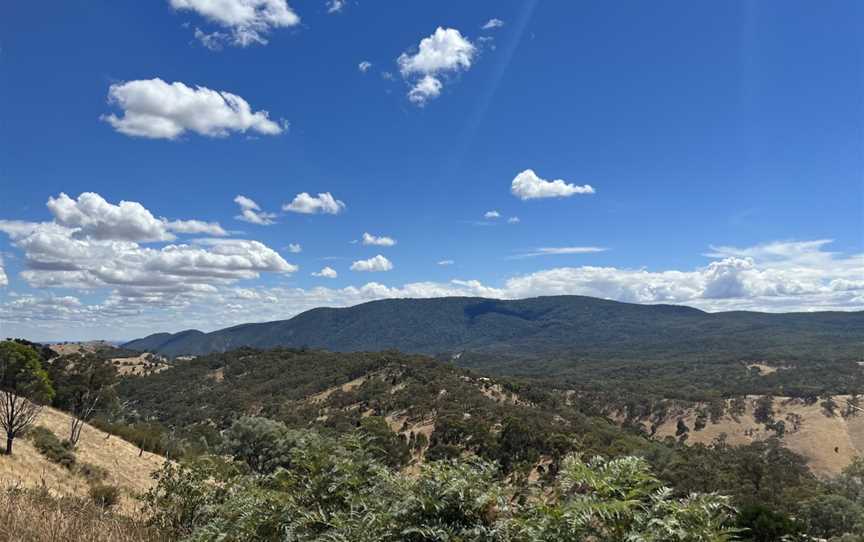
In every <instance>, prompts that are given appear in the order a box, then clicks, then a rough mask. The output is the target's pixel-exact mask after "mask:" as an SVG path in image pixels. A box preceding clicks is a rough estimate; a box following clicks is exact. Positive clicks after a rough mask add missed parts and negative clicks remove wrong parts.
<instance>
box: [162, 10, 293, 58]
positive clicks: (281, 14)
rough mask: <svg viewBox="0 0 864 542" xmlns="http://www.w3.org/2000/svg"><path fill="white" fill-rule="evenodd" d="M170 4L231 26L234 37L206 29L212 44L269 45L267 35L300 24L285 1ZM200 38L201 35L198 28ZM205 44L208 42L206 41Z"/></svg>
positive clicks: (221, 24) (218, 23)
mask: <svg viewBox="0 0 864 542" xmlns="http://www.w3.org/2000/svg"><path fill="white" fill-rule="evenodd" d="M170 3H171V7H173V8H174V9H176V10H178V11H179V10H187V11H194V12H195V13H198V14H199V15H200V16H202V17H204V18H206V19H207V20H209V21H211V22H213V23H215V24H217V25H219V26H221V27H223V28H226V29H228V31H229V32H230V36H229V35H228V34H224V33H213V34H209V35H207V34H204V33H203V32H202V33H201V34H204V35H205V36H209V39H210V41H211V43H215V41H216V40H218V42H220V43H230V44H231V45H238V46H241V47H246V46H248V45H252V44H255V43H258V44H266V43H267V35H268V34H269V33H270V32H271V31H272V30H273V29H276V28H285V27H291V26H295V25H297V24H299V23H300V17H299V16H298V15H297V14H296V13H295V12H294V11H293V10H292V9H291V7H290V6H289V5H288V3H287V2H286V1H285V0H170ZM196 37H199V36H198V31H197V30H196ZM199 39H201V38H200V37H199ZM202 43H205V42H204V41H203V40H202ZM205 45H207V43H205ZM220 46H221V45H220ZM208 47H209V46H208Z"/></svg>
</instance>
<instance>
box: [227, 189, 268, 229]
mask: <svg viewBox="0 0 864 542" xmlns="http://www.w3.org/2000/svg"><path fill="white" fill-rule="evenodd" d="M234 203H236V204H237V205H239V206H240V214H239V215H237V216H235V217H234V218H236V219H237V220H242V221H243V222H249V223H250V224H258V225H259V226H269V225H271V224H275V223H276V222H275V220H274V219H275V218H276V214H275V213H265V212H264V211H262V210H261V207H260V206H259V205H258V204H257V203H256V202H255V200H253V199H251V198H247V197H246V196H243V195H238V196H237V197H235V198H234Z"/></svg>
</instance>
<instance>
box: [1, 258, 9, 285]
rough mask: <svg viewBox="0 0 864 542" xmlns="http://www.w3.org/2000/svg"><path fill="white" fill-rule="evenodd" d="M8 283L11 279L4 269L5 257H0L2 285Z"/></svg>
mask: <svg viewBox="0 0 864 542" xmlns="http://www.w3.org/2000/svg"><path fill="white" fill-rule="evenodd" d="M8 285H9V279H8V278H7V277H6V270H4V269H3V258H2V257H0V287H3V286H8Z"/></svg>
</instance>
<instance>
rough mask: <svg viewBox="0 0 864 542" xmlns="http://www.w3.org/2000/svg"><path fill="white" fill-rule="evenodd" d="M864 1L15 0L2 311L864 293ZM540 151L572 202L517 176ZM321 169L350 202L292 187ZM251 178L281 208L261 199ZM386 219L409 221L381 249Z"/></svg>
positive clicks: (2, 83)
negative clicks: (528, 186) (535, 190)
mask: <svg viewBox="0 0 864 542" xmlns="http://www.w3.org/2000/svg"><path fill="white" fill-rule="evenodd" d="M334 8H338V9H334ZM256 10H257V11H256ZM862 11H864V9H862V7H861V5H860V4H859V3H853V2H820V3H813V2H782V3H781V2H759V3H757V2H724V3H712V4H708V3H692V2H652V3H645V2H624V3H615V4H609V3H605V2H593V3H583V2H539V1H536V2H532V1H519V2H516V1H504V0H496V1H488V2H483V1H476V2H455V1H454V2H400V3H396V2H393V3H386V5H385V4H384V3H378V2H370V1H368V0H367V1H363V2H361V1H358V0H355V1H352V0H347V1H345V2H339V3H337V4H334V3H333V2H332V1H327V0H306V1H300V0H293V1H289V2H288V3H285V1H284V0H223V1H221V2H215V1H213V0H164V1H162V0H154V1H151V2H131V1H116V2H108V1H83V0H81V1H78V0H70V1H65V2H53V3H49V4H48V5H47V6H46V5H45V4H41V3H40V4H38V5H37V4H34V3H27V2H19V3H15V4H10V5H7V6H4V15H3V17H2V19H0V48H2V49H0V78H2V79H0V89H2V95H3V98H4V99H3V100H2V102H0V108H2V109H0V114H2V127H3V129H2V132H0V221H2V222H0V253H2V264H0V269H2V271H0V335H24V336H28V337H31V338H34V339H40V340H48V339H51V340H57V339H84V338H112V339H118V338H119V339H123V338H132V337H135V336H138V335H141V334H144V333H147V332H151V331H161V330H170V331H175V330H178V329H182V328H185V327H198V328H201V329H205V330H209V329H214V328H217V327H221V326H224V325H228V324H233V323H238V322H243V321H260V320H269V319H275V318H283V317H288V316H291V315H293V314H296V313H297V312H299V311H302V310H305V309H308V308H311V307H314V306H318V305H347V304H353V303H357V302H362V301H366V300H369V299H374V298H379V297H402V296H430V295H491V296H500V297H526V296H531V295H545V294H557V293H574V294H585V295H596V296H599V297H606V298H610V299H620V300H623V301H633V302H643V303H660V302H666V303H681V304H688V305H692V306H697V307H700V308H703V309H706V310H730V309H754V310H768V311H786V310H821V309H838V310H861V309H864V256H862V254H864V248H862V245H864V239H862V236H864V233H862V232H864V222H862V220H864V219H862V216H864V187H862V183H864V176H862V172H864V154H862V150H864V145H862V144H864V100H862V96H864V78H862V65H864V32H862V30H864V28H862V23H861V21H864V13H862ZM493 19H495V20H497V21H499V23H500V24H499V23H493V24H487V23H489V22H490V21H491V20H493ZM484 26H487V27H489V28H485V29H484V28H483V27H484ZM439 28H440V30H438V29H439ZM436 37H437V41H436ZM424 39H428V41H427V42H425V45H424V42H423V41H422V40H424ZM264 42H266V43H264ZM208 45H209V47H208ZM214 49H217V50H214ZM400 59H401V60H400ZM363 62H366V63H369V66H368V67H365V66H366V65H365V64H364V67H365V70H364V69H360V64H361V63H363ZM171 84H175V86H171ZM176 85H180V86H179V87H178V86H176ZM423 85H426V86H423ZM199 87H200V88H199ZM412 89H416V90H415V91H414V92H413V93H412ZM424 90H425V93H424ZM220 92H224V93H230V95H234V96H239V97H240V98H241V99H242V100H243V101H245V103H246V104H248V107H249V110H248V112H246V113H243V112H242V111H239V112H238V110H236V109H232V108H231V105H230V103H229V102H230V98H228V99H227V100H228V101H226V99H225V98H224V96H225V95H224V94H219V93H220ZM412 98H413V99H412ZM184 100H186V101H185V102H184ZM241 109H242V108H241ZM264 112H266V114H265V113H264ZM526 170H531V171H533V172H534V173H533V174H532V175H531V176H528V177H527V178H528V179H529V180H532V182H533V184H532V186H535V187H539V188H540V189H542V190H541V193H542V194H543V195H545V196H546V197H537V198H531V199H523V198H521V197H519V196H518V195H517V194H514V190H513V187H512V183H513V181H514V179H515V178H517V175H519V174H520V173H521V172H524V171H526ZM559 179H560V180H561V181H562V183H559V184H558V185H550V184H546V183H548V182H551V181H554V180H559ZM586 185H588V186H590V187H591V190H590V191H591V192H593V193H571V192H574V191H576V192H588V191H589V190H587V188H586ZM562 186H563V187H564V188H561V187H562ZM568 187H569V188H568ZM583 189H584V190H583ZM517 192H518V191H517ZM301 193H308V194H310V195H311V197H317V195H318V194H330V195H332V197H333V198H334V200H338V201H341V202H343V203H344V207H341V206H337V207H338V208H337V209H335V210H336V211H338V212H336V213H335V214H330V213H308V212H306V213H301V212H294V211H292V210H290V209H288V210H283V206H286V207H287V206H288V205H289V204H290V203H291V202H292V201H294V200H295V198H296V197H297V195H298V194H301ZM61 194H67V195H68V198H66V199H61ZM82 194H85V195H86V194H92V195H88V196H85V197H84V198H83V199H79V196H81V195H82ZM238 195H243V196H245V197H246V198H249V199H251V200H253V201H254V202H255V203H257V205H258V206H259V207H260V211H258V212H263V213H270V214H273V215H275V216H272V217H270V218H269V219H267V220H264V221H265V222H268V221H272V222H274V223H273V224H268V225H261V224H253V223H250V222H247V221H241V220H237V219H236V218H235V217H236V216H237V215H238V214H239V213H240V212H241V208H240V206H239V205H238V204H237V203H235V198H236V197H237V196H238ZM49 198H53V200H52V201H54V202H55V204H54V205H53V207H52V208H49V207H48V206H46V204H47V203H48V202H49ZM121 201H127V202H137V203H138V204H140V207H141V208H142V209H145V211H144V213H146V215H149V216H150V218H147V216H146V215H142V214H141V213H140V209H139V208H137V207H136V208H135V209H133V208H131V207H128V206H127V207H119V204H120V202H121ZM58 202H59V203H58ZM94 202H96V204H94ZM88 205H89V207H88ZM298 205H299V204H298ZM298 205H295V210H296V209H297V207H298ZM115 206H117V207H115ZM300 207H302V206H300ZM302 208H303V210H306V211H310V210H312V209H311V208H308V206H307V207H302ZM253 210H254V209H253ZM489 211H497V212H498V213H499V215H500V216H499V217H497V218H485V217H484V215H485V214H486V213H487V212H489ZM142 217H143V218H142ZM163 217H164V218H165V219H166V220H165V221H162V220H161V219H162V218H163ZM511 217H518V218H519V222H518V223H508V219H509V218H511ZM151 219H152V220H151ZM142 220H143V222H141V221H142ZM175 220H187V221H189V220H194V221H198V222H199V223H201V224H203V223H207V224H210V225H211V227H209V229H208V228H206V227H204V226H202V225H201V224H199V225H198V227H197V229H195V228H192V227H191V226H188V225H187V227H186V228H185V229H184V228H183V227H181V226H178V227H174V229H172V226H170V222H172V221H175ZM148 221H149V222H148ZM160 224H161V225H160ZM215 224H218V225H219V226H218V228H220V229H221V231H217V229H215V228H216V226H215ZM139 226H140V227H142V228H145V227H149V228H150V230H148V231H150V234H146V235H145V234H143V233H142V232H143V231H144V230H135V231H134V232H131V233H130V230H129V228H133V229H134V228H136V227H139ZM112 228H113V229H112ZM124 228H125V229H124ZM153 228H156V229H157V230H158V229H160V228H161V230H160V232H161V233H157V234H156V238H154V237H153V235H152V234H153V231H154V230H153ZM178 228H179V229H178ZM190 228H191V230H195V231H191V230H190ZM180 230H182V231H180ZM112 232H113V233H112ZM364 233H369V234H370V235H372V236H376V237H385V236H386V237H389V238H391V239H393V240H395V244H394V245H392V246H381V245H374V244H373V245H364V244H363V242H362V241H360V242H353V243H352V241H358V240H361V239H362V236H363V234H364ZM217 234H218V235H217ZM148 235H149V237H148ZM213 239H218V241H213ZM250 241H255V242H257V243H256V244H250V243H249V242H250ZM291 244H299V245H300V246H301V247H302V251H301V252H299V253H294V252H291V249H290V248H289V246H290V245H291ZM178 246H179V247H181V248H179V249H176V248H174V247H178ZM183 247H185V248H183ZM712 247H713V248H712ZM541 249H546V250H541ZM378 255H381V256H382V257H383V258H384V259H386V261H387V262H389V265H382V264H381V262H382V261H383V260H381V259H379V260H374V261H372V262H370V263H368V264H359V265H357V266H354V267H355V270H352V269H351V267H352V265H353V264H354V262H360V261H364V260H369V259H371V258H373V257H375V256H378ZM447 261H452V262H453V263H452V264H449V265H441V264H440V262H447ZM190 262H191V263H190ZM364 266H365V267H372V268H378V269H381V270H379V271H371V272H369V271H359V270H357V269H361V268H364ZM324 267H330V268H331V269H332V270H333V271H335V272H336V274H337V276H336V277H335V278H328V277H325V276H313V275H312V273H319V272H320V271H321V270H322V269H323V268H324ZM387 267H390V269H387V270H384V268H387ZM325 274H330V273H329V272H328V273H325ZM454 281H455V282H454ZM118 322H119V325H118Z"/></svg>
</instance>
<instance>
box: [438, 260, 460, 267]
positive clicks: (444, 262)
mask: <svg viewBox="0 0 864 542" xmlns="http://www.w3.org/2000/svg"><path fill="white" fill-rule="evenodd" d="M454 263H456V262H454V261H453V260H439V261H438V265H441V266H447V265H453V264H454Z"/></svg>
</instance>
